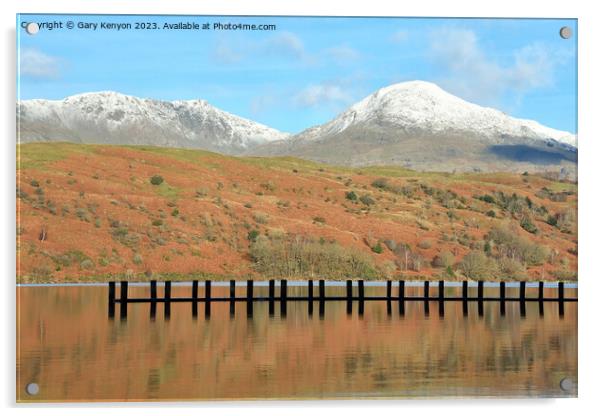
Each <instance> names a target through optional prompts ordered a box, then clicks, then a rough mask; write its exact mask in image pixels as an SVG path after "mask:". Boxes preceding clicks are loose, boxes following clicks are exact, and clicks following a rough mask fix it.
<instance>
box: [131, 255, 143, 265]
mask: <svg viewBox="0 0 602 416" xmlns="http://www.w3.org/2000/svg"><path fill="white" fill-rule="evenodd" d="M132 261H133V262H134V264H142V256H141V255H140V254H138V253H136V254H134V258H133V259H132Z"/></svg>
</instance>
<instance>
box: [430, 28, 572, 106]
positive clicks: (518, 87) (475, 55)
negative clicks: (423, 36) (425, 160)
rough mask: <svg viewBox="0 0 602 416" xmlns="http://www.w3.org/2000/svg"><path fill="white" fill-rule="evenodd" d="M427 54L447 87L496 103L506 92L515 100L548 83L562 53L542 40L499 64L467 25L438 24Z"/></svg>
mask: <svg viewBox="0 0 602 416" xmlns="http://www.w3.org/2000/svg"><path fill="white" fill-rule="evenodd" d="M430 54H431V57H432V58H433V60H434V61H435V62H436V63H437V64H439V65H440V66H441V68H442V69H443V70H444V71H445V72H446V75H445V76H444V77H443V78H442V79H441V80H440V83H441V84H442V86H443V87H444V88H445V89H447V90H448V91H450V92H452V93H454V94H457V95H460V96H462V97H463V98H466V99H468V100H472V101H475V102H478V103H479V104H488V105H496V104H499V101H500V100H501V98H502V97H503V96H504V95H505V94H508V93H513V94H514V95H515V98H516V99H517V100H520V98H521V97H522V96H523V95H524V94H525V93H527V92H529V91H531V90H534V89H537V88H542V87H546V86H549V85H552V84H553V82H554V71H555V68H556V65H557V64H558V63H560V62H562V61H563V60H564V58H563V57H562V54H561V53H560V52H558V51H553V50H551V49H550V48H548V47H546V46H544V45H543V44H530V45H527V46H525V47H523V48H521V49H519V50H516V51H515V52H514V54H513V56H512V59H511V62H508V63H506V64H502V63H500V62H499V60H498V59H496V57H495V56H489V55H490V54H487V53H486V52H485V49H484V48H482V47H481V45H480V44H479V39H478V38H477V35H476V34H475V33H474V32H473V31H471V30H467V29H458V28H442V29H438V30H436V31H434V32H433V33H432V34H431V42H430Z"/></svg>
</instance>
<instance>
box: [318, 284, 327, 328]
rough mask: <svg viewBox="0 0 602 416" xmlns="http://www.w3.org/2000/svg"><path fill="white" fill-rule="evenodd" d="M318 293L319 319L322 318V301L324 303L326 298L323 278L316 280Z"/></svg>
mask: <svg viewBox="0 0 602 416" xmlns="http://www.w3.org/2000/svg"><path fill="white" fill-rule="evenodd" d="M318 295H319V299H320V303H319V312H318V314H319V315H320V319H323V318H324V309H325V307H324V303H325V300H326V299H325V298H326V287H325V282H324V280H323V279H320V281H319V282H318Z"/></svg>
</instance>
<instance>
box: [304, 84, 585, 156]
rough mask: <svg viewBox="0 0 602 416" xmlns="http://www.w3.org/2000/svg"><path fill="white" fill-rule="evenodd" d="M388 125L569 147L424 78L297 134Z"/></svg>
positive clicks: (537, 127) (532, 124)
mask: <svg viewBox="0 0 602 416" xmlns="http://www.w3.org/2000/svg"><path fill="white" fill-rule="evenodd" d="M383 122H384V123H390V124H393V125H396V126H399V127H411V128H413V129H423V130H426V131H429V132H431V133H432V134H439V133H448V132H450V131H457V132H466V133H471V134H477V135H479V136H480V137H483V138H490V139H492V140H496V139H497V138H500V137H504V136H511V137H524V138H534V139H542V140H546V139H553V140H556V141H559V142H561V143H566V144H569V145H571V146H575V145H576V141H575V136H574V135H572V134H570V133H568V132H565V131H559V130H554V129H551V128H548V127H545V126H542V125H541V124H539V123H537V122H536V121H533V120H521V119H516V118H512V117H510V116H508V115H506V114H504V113H502V112H501V111H499V110H495V109H493V108H487V107H481V106H479V105H476V104H472V103H469V102H467V101H464V100H462V99H461V98H458V97H456V96H454V95H452V94H449V93H448V92H446V91H444V90H443V89H441V88H440V87H439V86H437V85H436V84H433V83H430V82H425V81H410V82H403V83H399V84H394V85H390V86H388V87H385V88H381V89H380V90H378V91H376V92H375V93H373V94H372V95H370V96H368V97H366V98H364V99H363V100H361V101H360V102H358V103H356V104H354V105H353V106H351V108H349V109H348V110H347V111H345V112H343V113H342V114H340V115H339V116H337V117H336V118H335V119H334V120H332V121H330V122H328V123H326V124H324V125H322V126H318V127H314V128H311V129H308V130H305V131H304V132H302V133H301V134H299V135H298V136H297V137H298V138H303V139H309V140H311V139H315V138H320V137H323V136H327V135H331V134H336V133H340V132H342V131H344V130H345V129H347V128H348V127H350V126H353V125H356V124H359V123H383Z"/></svg>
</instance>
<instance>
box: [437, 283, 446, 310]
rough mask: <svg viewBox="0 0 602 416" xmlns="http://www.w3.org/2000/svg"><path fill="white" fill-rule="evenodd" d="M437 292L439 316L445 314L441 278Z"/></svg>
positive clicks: (443, 284)
mask: <svg viewBox="0 0 602 416" xmlns="http://www.w3.org/2000/svg"><path fill="white" fill-rule="evenodd" d="M437 294H438V295H439V316H441V317H443V316H444V315H445V282H444V281H443V280H439V290H438V292H437Z"/></svg>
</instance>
